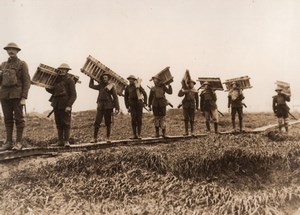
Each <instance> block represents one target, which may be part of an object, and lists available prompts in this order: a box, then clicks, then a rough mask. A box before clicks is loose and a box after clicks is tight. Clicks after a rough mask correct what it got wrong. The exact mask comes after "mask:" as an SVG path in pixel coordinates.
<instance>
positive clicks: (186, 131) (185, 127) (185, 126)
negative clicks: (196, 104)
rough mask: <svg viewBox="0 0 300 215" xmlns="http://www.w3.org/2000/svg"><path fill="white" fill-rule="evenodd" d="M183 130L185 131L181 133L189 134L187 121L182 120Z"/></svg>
mask: <svg viewBox="0 0 300 215" xmlns="http://www.w3.org/2000/svg"><path fill="white" fill-rule="evenodd" d="M184 130H185V133H184V134H183V135H184V136H188V135H189V122H188V121H184Z"/></svg>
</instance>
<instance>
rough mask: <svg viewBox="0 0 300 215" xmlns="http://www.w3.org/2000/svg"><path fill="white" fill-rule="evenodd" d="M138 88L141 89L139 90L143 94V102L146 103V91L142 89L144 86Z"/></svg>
mask: <svg viewBox="0 0 300 215" xmlns="http://www.w3.org/2000/svg"><path fill="white" fill-rule="evenodd" d="M140 90H141V92H142V94H143V96H144V104H145V105H147V98H148V97H147V93H146V91H145V90H144V88H142V87H140Z"/></svg>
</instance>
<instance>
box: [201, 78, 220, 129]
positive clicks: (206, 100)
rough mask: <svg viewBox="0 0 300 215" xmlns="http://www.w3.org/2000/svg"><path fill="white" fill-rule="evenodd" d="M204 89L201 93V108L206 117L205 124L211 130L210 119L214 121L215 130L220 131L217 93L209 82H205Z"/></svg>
mask: <svg viewBox="0 0 300 215" xmlns="http://www.w3.org/2000/svg"><path fill="white" fill-rule="evenodd" d="M203 86H204V90H202V91H201V93H200V110H201V112H203V114H204V117H205V124H206V128H207V131H210V119H212V120H213V122H214V129H215V132H216V133H217V132H218V121H219V117H218V107H217V104H216V101H217V95H216V93H215V91H214V90H212V89H211V87H210V84H209V83H208V82H204V83H203Z"/></svg>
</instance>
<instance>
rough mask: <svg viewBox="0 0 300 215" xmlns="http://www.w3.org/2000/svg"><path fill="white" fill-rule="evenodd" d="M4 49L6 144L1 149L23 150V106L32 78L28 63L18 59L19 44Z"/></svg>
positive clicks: (0, 80)
mask: <svg viewBox="0 0 300 215" xmlns="http://www.w3.org/2000/svg"><path fill="white" fill-rule="evenodd" d="M4 49H5V50H6V51H7V53H8V55H9V58H8V61H6V62H3V63H2V64H1V65H0V70H1V71H2V72H1V73H0V85H1V88H0V99H1V106H2V111H3V115H4V123H5V128H6V142H5V144H4V145H3V147H2V148H1V149H0V150H1V151H3V150H9V149H12V148H13V149H16V150H21V149H22V147H23V145H22V136H23V131H24V128H25V120H24V115H23V106H25V101H26V99H27V96H28V91H29V88H30V76H29V72H28V66H27V64H26V62H24V61H22V60H20V59H19V58H18V57H17V54H18V52H19V51H20V50H21V49H20V48H19V47H18V45H17V44H15V43H9V44H8V45H7V46H6V47H4ZM14 122H15V124H16V129H17V135H16V145H15V146H14V147H13V138H12V137H13V128H14Z"/></svg>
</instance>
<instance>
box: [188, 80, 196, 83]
mask: <svg viewBox="0 0 300 215" xmlns="http://www.w3.org/2000/svg"><path fill="white" fill-rule="evenodd" d="M190 82H192V83H194V84H196V81H194V80H192V79H191V80H188V83H190Z"/></svg>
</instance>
